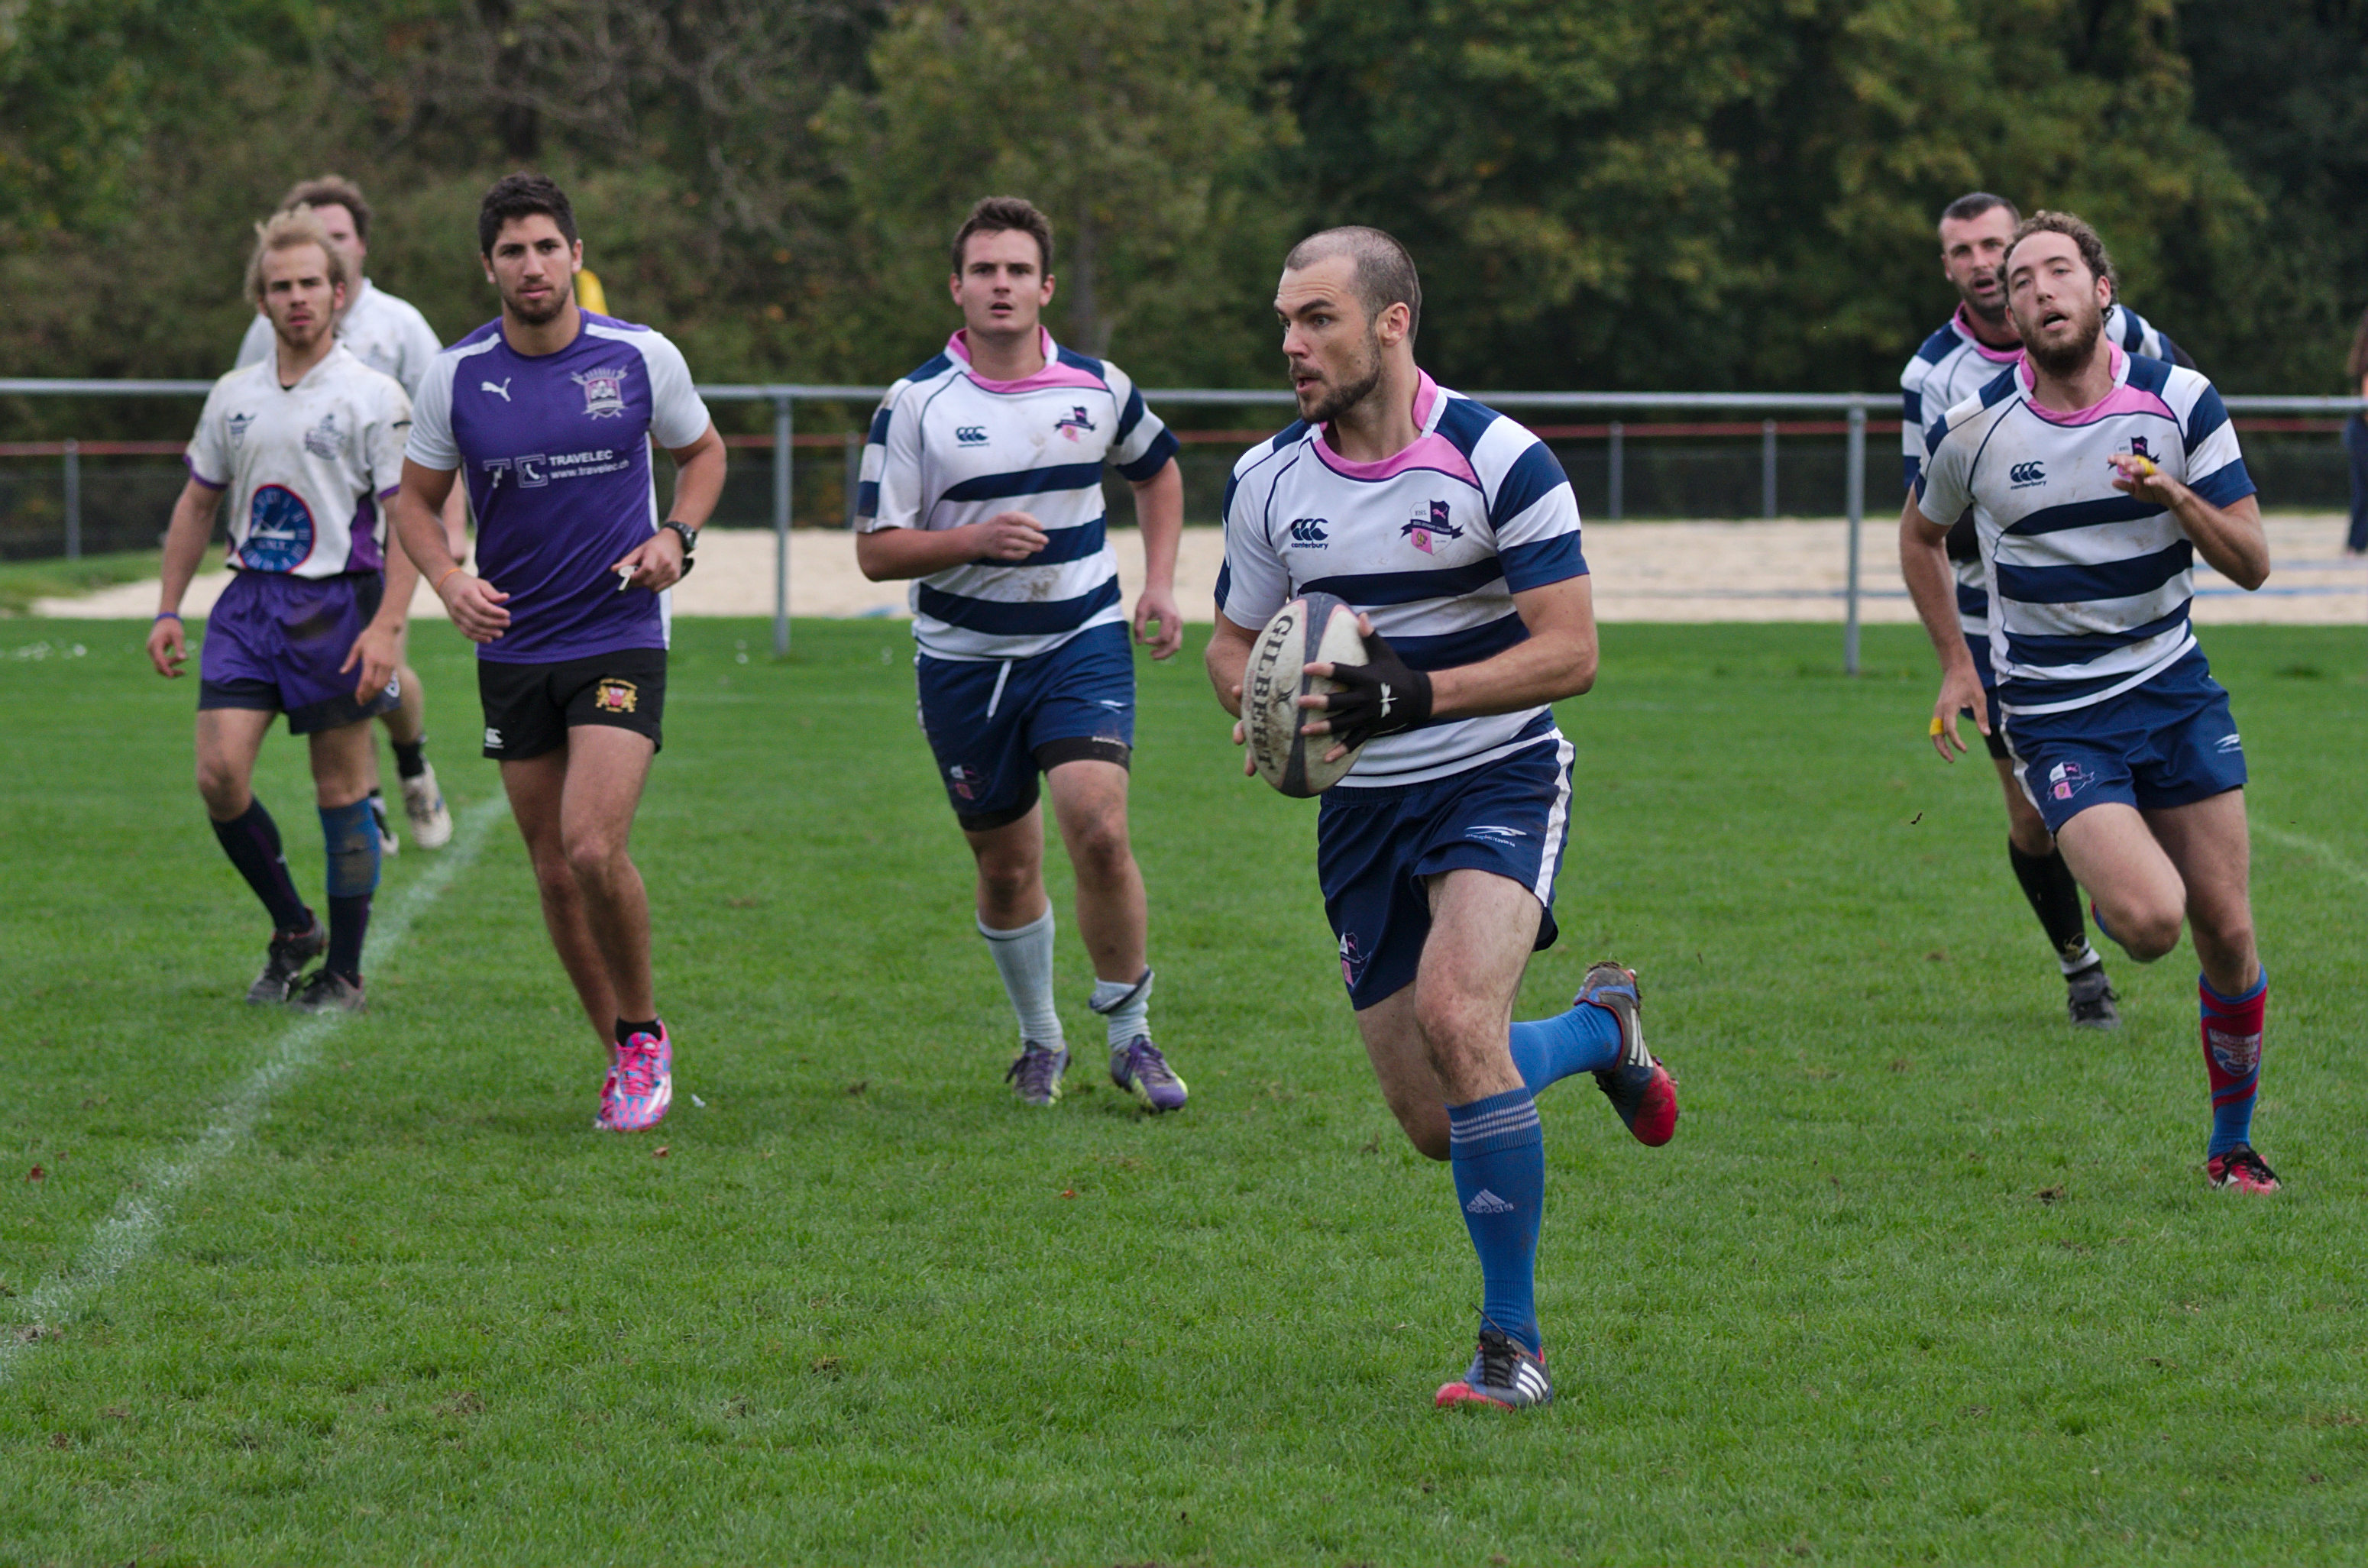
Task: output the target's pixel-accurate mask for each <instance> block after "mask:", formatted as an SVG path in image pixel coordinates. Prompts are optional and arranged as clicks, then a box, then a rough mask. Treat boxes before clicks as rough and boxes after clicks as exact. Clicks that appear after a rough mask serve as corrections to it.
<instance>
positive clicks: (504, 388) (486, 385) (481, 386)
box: [477, 376, 518, 403]
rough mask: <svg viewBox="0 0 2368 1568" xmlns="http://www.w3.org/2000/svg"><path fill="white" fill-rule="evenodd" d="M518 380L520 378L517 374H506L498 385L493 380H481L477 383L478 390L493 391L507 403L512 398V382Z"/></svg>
mask: <svg viewBox="0 0 2368 1568" xmlns="http://www.w3.org/2000/svg"><path fill="white" fill-rule="evenodd" d="M516 380H518V378H517V377H516V376H504V377H503V378H502V380H501V384H500V385H498V386H496V385H495V384H494V383H493V382H492V381H479V382H478V383H477V390H478V391H479V392H492V393H494V394H495V396H497V397H499V398H500V399H501V400H502V401H503V402H504V403H507V402H509V400H510V383H511V382H512V381H516Z"/></svg>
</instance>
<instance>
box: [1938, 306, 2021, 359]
mask: <svg viewBox="0 0 2368 1568" xmlns="http://www.w3.org/2000/svg"><path fill="white" fill-rule="evenodd" d="M1952 322H1953V324H1955V326H1956V329H1957V335H1958V336H1959V337H1962V338H1964V340H1965V343H1966V346H1967V347H1970V348H1972V349H1973V351H1974V352H1975V353H1976V354H1978V355H1980V356H1981V357H1982V358H1985V359H1987V360H1988V361H1989V362H1990V363H1991V364H1993V365H2011V364H2013V363H2014V362H2015V361H2016V360H2018V359H2020V358H2022V348H2021V346H2020V345H2017V346H2016V347H2012V348H1992V347H1990V346H1989V345H1988V344H1987V343H1984V342H1983V341H1982V340H1981V339H1980V338H1978V337H1975V335H1974V323H1973V318H1972V317H1970V316H1968V315H1966V314H1965V307H1964V305H1963V304H1962V303H1961V304H1959V305H1958V306H1957V313H1956V315H1955V316H1954V317H1953V318H1952Z"/></svg>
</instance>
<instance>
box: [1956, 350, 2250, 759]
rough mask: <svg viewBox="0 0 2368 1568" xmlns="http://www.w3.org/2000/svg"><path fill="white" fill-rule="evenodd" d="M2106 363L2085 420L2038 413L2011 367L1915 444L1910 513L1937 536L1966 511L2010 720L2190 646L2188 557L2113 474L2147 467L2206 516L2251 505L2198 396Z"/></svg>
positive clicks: (2219, 416) (2173, 373)
mask: <svg viewBox="0 0 2368 1568" xmlns="http://www.w3.org/2000/svg"><path fill="white" fill-rule="evenodd" d="M2111 352H2112V364H2113V390H2112V392H2111V393H2110V394H2109V395H2107V396H2106V397H2105V398H2104V400H2103V401H2101V402H2100V403H2096V404H2095V405H2094V406H2092V407H2089V408H2084V409H2081V410H2079V411H2078V413H2073V414H2059V413H2056V412H2055V411H2053V410H2050V409H2044V408H2042V407H2040V406H2039V405H2038V403H2035V402H2034V401H2032V396H2031V388H2032V376H2031V367H2030V366H2029V365H2028V364H2027V363H2024V364H2018V365H2016V366H2015V367H2014V368H2013V369H2009V370H2008V371H2007V372H2006V373H2005V374H2003V375H2000V376H1998V377H1997V378H1995V379H1994V380H1992V381H1990V383H1989V384H1988V385H1987V386H1985V387H1984V388H1982V390H1981V391H1980V392H1977V393H1975V395H1974V396H1972V397H1969V398H1967V399H1965V400H1964V402H1963V403H1959V404H1957V405H1956V406H1955V407H1954V408H1952V409H1950V410H1949V411H1948V413H1947V415H1944V416H1943V417H1942V418H1941V420H1940V421H1939V422H1938V423H1936V424H1935V425H1934V426H1932V429H1931V431H1930V436H1929V438H1928V440H1927V443H1926V457H1925V462H1924V472H1923V473H1922V475H1921V476H1920V477H1919V478H1918V481H1917V491H1916V494H1917V505H1918V507H1920V508H1921V510H1922V512H1923V514H1924V516H1925V517H1927V518H1928V519H1930V521H1931V522H1933V523H1935V524H1938V525H1940V526H1941V527H1944V528H1945V527H1947V526H1949V525H1950V524H1952V523H1953V522H1955V521H1956V520H1957V518H1958V517H1960V516H1962V515H1963V514H1964V510H1965V508H1966V507H1967V506H1971V507H1973V508H1974V518H1975V524H1976V526H1977V528H1978V530H1979V533H1980V538H1981V547H1982V565H1983V568H1984V569H1985V571H1986V572H1987V574H1988V580H1989V588H1990V592H1991V594H1992V596H1993V597H1994V599H1995V601H1996V604H1997V607H1998V608H1997V613H1996V614H1995V615H1994V616H1993V617H1992V618H1991V622H1990V664H1991V666H1992V667H1993V668H1994V669H1995V670H1996V672H1997V675H1998V701H1999V703H2000V705H2001V706H2002V707H2003V708H2004V709H2005V710H2006V711H2007V712H2008V713H2009V714H2015V713H2060V712H2063V711H2066V710H2069V709H2075V708H2085V707H2088V706H2089V705H2090V704H2091V703H2096V702H2101V701H2103V700H2105V699H2107V698H2110V697H2116V696H2119V695H2120V694H2121V693H2123V692H2124V691H2127V690H2129V689H2130V688H2132V687H2137V686H2142V685H2144V684H2145V683H2146V681H2147V680H2149V679H2151V678H2153V677H2154V676H2156V675H2157V674H2159V673H2161V672H2162V671H2163V670H2165V669H2168V668H2169V666H2170V665H2172V664H2174V663H2176V662H2177V661H2178V660H2179V658H2180V656H2181V655H2182V654H2184V653H2187V651H2188V650H2189V649H2191V648H2192V647H2194V646H2195V633H2194V631H2192V629H2191V628H2190V626H2189V624H2188V604H2189V600H2190V598H2191V597H2192V595H2193V592H2194V560H2195V547H2194V545H2193V544H2192V543H2191V542H2190V541H2189V540H2188V538H2187V534H2186V531H2185V530H2184V529H2183V528H2180V524H2179V518H2178V517H2177V516H2176V515H2174V514H2173V513H2171V512H2170V511H2169V510H2168V509H2166V508H2164V507H2161V506H2155V505H2153V504H2152V503H2151V502H2146V501H2141V500H2139V499H2137V497H2135V496H2134V495H2131V494H2126V493H2125V492H2123V491H2120V490H2116V489H2114V488H2113V483H2112V481H2113V476H2114V470H2113V465H2112V462H2111V461H2110V460H2109V459H2111V458H2112V456H2113V455H2114V454H2115V453H2121V452H2128V453H2135V454H2136V455H2138V456H2140V457H2145V458H2147V459H2150V460H2152V461H2153V462H2154V463H2155V464H2156V465H2157V467H2158V468H2160V469H2161V470H2162V472H2165V473H2167V474H2169V476H2170V477H2171V478H2173V479H2176V480H2179V481H2180V482H2182V483H2185V484H2186V485H2187V486H2188V487H2189V488H2190V489H2192V490H2193V491H2194V492H2195V493H2196V494H2198V495H2200V496H2202V497H2203V499H2204V500H2206V501H2209V502H2211V503H2212V504H2213V505H2214V506H2228V505H2230V504H2231V503H2232V502H2236V501H2238V500H2241V499H2242V498H2244V497H2245V496H2248V495H2250V494H2253V490H2254V485H2253V481H2252V478H2251V476H2250V475H2248V473H2246V472H2245V460H2244V456H2243V454H2242V453H2241V452H2239V451H2238V450H2237V432H2236V429H2235V428H2234V426H2231V425H2230V424H2229V423H2228V411H2227V409H2226V406H2225V405H2223V404H2222V403H2221V401H2220V394H2219V393H2218V392H2214V390H2213V388H2212V383H2211V382H2210V381H2205V380H2204V379H2203V376H2202V375H2201V374H2199V373H2198V372H2196V371H2194V370H2190V369H2182V368H2180V367H2179V366H2175V365H2170V364H2166V363H2165V362H2163V361H2162V360H2159V359H2149V358H2144V357H2142V356H2136V355H2131V354H2125V353H2123V351H2122V349H2121V348H2120V347H2118V346H2115V347H2113V348H2112V351H2111Z"/></svg>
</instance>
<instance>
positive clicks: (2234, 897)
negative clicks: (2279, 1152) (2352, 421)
mask: <svg viewBox="0 0 2368 1568" xmlns="http://www.w3.org/2000/svg"><path fill="white" fill-rule="evenodd" d="M2004 261H2005V265H2004V268H2003V271H2004V276H2005V279H2006V290H2007V301H2008V306H2009V310H2010V311H2011V312H2012V313H2013V316H2014V319H2015V324H2016V326H2017V328H2018V329H2019V331H2020V332H2021V339H2022V345H2023V351H2022V357H2021V360H2020V362H2019V363H2017V364H2016V365H2015V366H2013V367H2012V368H2011V369H2008V370H2007V371H2005V372H2004V373H2002V374H2000V375H1998V377H1996V378H1995V379H1994V380H1992V381H1990V382H1989V383H1988V384H1987V385H1986V386H1984V387H1983V388H1982V389H1981V391H1980V392H1977V393H1975V395H1974V396H1972V397H1969V398H1967V399H1965V400H1964V402H1962V403H1958V404H1956V406H1954V407H1953V408H1951V409H1949V410H1948V411H1947V412H1946V414H1945V415H1943V416H1942V417H1941V419H1940V420H1939V421H1938V422H1936V423H1935V425H1934V426H1933V427H1932V431H1931V435H1930V444H1929V445H1928V447H1927V449H1926V458H1925V462H1924V467H1923V472H1922V473H1921V474H1920V475H1918V483H1917V488H1916V491H1915V494H1912V495H1911V496H1910V497H1909V498H1908V502H1907V507H1906V509H1905V511H1904V512H1903V513H1902V515H1901V517H1900V524H1899V554H1900V563H1901V567H1902V569H1903V571H1904V572H1905V574H1906V575H1907V586H1908V590H1909V592H1910V593H1912V594H1913V595H1914V597H1915V599H1916V608H1917V611H1918V614H1919V615H1920V616H1921V617H1922V618H1923V621H1924V627H1925V630H1926V631H1927V632H1929V633H1930V636H1931V639H1932V645H1933V647H1934V648H1935V649H1937V650H1938V651H1939V653H1940V655H1941V695H1940V699H1939V700H1938V701H1937V702H1936V703H1934V705H1933V709H1932V724H1931V730H1932V744H1933V745H1934V747H1935V748H1936V749H1938V750H1939V752H1940V753H1941V756H1943V757H1944V758H1947V757H1951V756H1952V753H1962V752H1964V750H1965V745H1964V741H1963V740H1962V739H1961V738H1960V737H1959V734H1958V731H1957V715H1958V714H1959V713H1960V712H1961V711H1963V710H1968V709H1970V710H1972V711H1973V713H1974V715H1975V721H1974V722H1975V725H1976V726H1977V727H1978V728H1979V729H1980V730H1981V731H1982V732H1983V733H1985V734H1987V733H1991V730H1992V723H1991V720H1990V716H1989V715H1990V711H1991V710H1990V707H1989V704H1988V703H1987V701H1986V700H1985V699H1984V694H1983V691H1982V681H1981V674H1980V672H1979V671H1978V670H1977V669H1976V668H1975V665H1974V660H1973V656H1972V654H1971V653H1969V652H1968V651H1967V649H1966V647H1965V642H1964V636H1963V634H1962V633H1961V632H1960V631H1959V630H1958V626H1957V619H1956V603H1955V598H1954V595H1953V593H1952V577H1951V574H1950V570H1949V560H1948V553H1947V549H1946V544H1945V540H1946V539H1947V536H1948V531H1949V529H1950V528H1951V527H1952V525H1953V524H1954V523H1955V522H1956V521H1957V519H1958V518H1959V517H1962V516H1964V513H1965V511H1966V509H1967V508H1968V507H1971V508H1972V509H1973V513H1974V517H1975V525H1976V528H1977V529H1978V533H1979V540H1980V546H1981V556H1982V565H1983V567H1984V569H1985V571H1986V572H1987V576H1988V581H1989V584H1990V587H1991V592H1992V595H1993V598H1994V601H1995V603H1994V607H1993V611H1992V615H1991V619H1990V637H1989V645H1990V662H1991V665H1992V668H1993V670H1994V671H1995V674H1996V678H1997V691H1998V711H1999V712H2001V713H2002V714H2003V716H2004V728H2005V733H2006V742H2007V747H2008V750H2009V754H2010V759H2011V762H2012V765H2013V767H2014V770H2015V777H2016V779H2017V781H2018V782H2019V783H2020V784H2021V787H2022V789H2023V790H2024V791H2025V792H2026V793H2027V794H2028V795H2029V797H2030V799H2031V801H2032V803H2033V804H2034V805H2035V806H2036V807H2037V809H2038V811H2039V812H2040V813H2041V815H2042V817H2043V818H2044V821H2045V824H2046V826H2047V829H2048V831H2049V832H2050V833H2052V834H2054V835H2055V842H2056V843H2057V844H2058V845H2059V846H2061V847H2062V849H2063V852H2064V858H2065V860H2066V863H2067V864H2068V865H2069V866H2070V868H2071V869H2072V873H2073V875H2074V876H2076V877H2077V878H2078V879H2079V882H2080V885H2081V886H2083V887H2085V888H2087V889H2088V890H2089V894H2090V896H2091V897H2092V898H2093V900H2094V901H2095V903H2094V910H2095V913H2096V915H2097V924H2098V926H2100V928H2101V929H2102V930H2103V931H2104V932H2105V934H2106V935H2107V936H2109V937H2112V938H2113V939H2114V940H2115V941H2117V942H2119V943H2120V944H2121V946H2122V947H2123V949H2124V950H2125V951H2127V952H2128V953H2129V955H2130V956H2131V957H2132V958H2134V959H2136V960H2138V961H2139V962H2141V963H2148V962H2152V961H2153V960H2156V959H2158V958H2161V957H2162V956H2163V955H2164V954H2166V953H2168V952H2169V951H2170V950H2171V949H2172V948H2174V947H2176V946H2177V945H2178V943H2179V933H2180V923H2181V920H2182V917H2183V918H2184V919H2185V921H2186V922H2187V923H2188V924H2190V925H2191V926H2192V929H2193V931H2194V935H2195V950H2196V956H2197V957H2198V959H2200V960H2202V966H2203V974H2202V976H2201V977H2200V979H2199V983H2198V990H2199V991H2200V993H2201V996H2202V1005H2203V1063H2204V1071H2205V1073H2206V1074H2208V1076H2209V1079H2210V1082H2211V1086H2212V1122H2213V1126H2212V1137H2211V1141H2210V1143H2209V1145H2208V1147H2207V1150H2206V1164H2205V1170H2206V1172H2207V1174H2208V1175H2209V1176H2210V1178H2211V1181H2212V1183H2213V1185H2214V1186H2215V1187H2231V1188H2235V1189H2237V1190H2239V1191H2244V1192H2274V1191H2275V1190H2277V1185H2278V1182H2277V1177H2276V1176H2275V1175H2274V1174H2272V1173H2271V1169H2270V1167H2269V1165H2267V1164H2266V1163H2265V1162H2264V1161H2263V1160H2262V1158H2261V1157H2260V1155H2259V1154H2258V1153H2254V1151H2253V1148H2252V1143H2251V1126H2252V1112H2253V1098H2254V1093H2255V1088H2256V1085H2258V1083H2259V1081H2260V1065H2261V1033H2262V1028H2261V1025H2262V1016H2263V1011H2264V1006H2265V1003H2266V999H2267V994H2268V989H2269V982H2268V978H2267V976H2266V975H2265V974H2264V973H2263V972H2262V970H2261V965H2260V957H2259V954H2258V951H2257V949H2256V947H2255V944H2254V937H2253V918H2252V910H2251V906H2250V901H2249V894H2248V889H2247V885H2246V884H2247V877H2248V864H2249V860H2250V853H2251V851H2250V846H2249V843H2248V835H2247V830H2246V824H2245V791H2244V786H2245V753H2244V746H2243V743H2242V742H2241V741H2240V740H2239V739H2238V737H2237V724H2236V721H2235V720H2234V719H2233V718H2231V717H2230V716H2229V711H2228V694H2227V693H2226V691H2224V690H2222V689H2221V687H2220V686H2219V684H2218V683H2217V682H2215V681H2214V680H2213V678H2212V673H2211V667H2210V665H2208V664H2207V663H2206V662H2205V660H2204V657H2203V649H2202V648H2201V647H2199V646H2198V645H2197V643H2196V641H2195V633H2194V631H2193V629H2192V627H2191V626H2190V625H2189V621H2188V608H2189V603H2190V599H2191V597H2192V592H2193V562H2194V558H2195V556H2196V555H2198V554H2201V555H2202V556H2203V559H2204V560H2205V561H2206V562H2209V563H2210V564H2211V565H2212V566H2213V567H2214V569H2215V570H2217V571H2218V572H2219V573H2220V574H2222V575H2224V576H2226V577H2227V578H2228V579H2229V580H2230V581H2231V582H2234V583H2236V584H2237V585H2238V586H2240V587H2243V588H2246V589H2248V590H2249V589H2253V588H2258V587H2260V585H2261V584H2262V582H2263V581H2264V580H2265V579H2266V578H2267V577H2268V576H2269V573H2270V553H2269V545H2268V542H2267V540H2266V538H2265V536H2264V535H2263V533H2262V530H2261V512H2260V503H2259V502H2258V501H2257V500H2256V499H2255V498H2254V486H2253V482H2252V480H2251V478H2250V477H2249V476H2248V474H2247V473H2246V472H2245V462H2244V458H2243V456H2242V454H2241V453H2240V452H2239V451H2238V450H2237V436H2236V432H2235V430H2234V429H2233V428H2232V427H2231V426H2230V425H2229V423H2228V412H2227V409H2226V407H2225V406H2224V405H2223V404H2222V403H2221V401H2220V394H2219V393H2218V392H2214V390H2213V388H2212V383H2211V382H2209V381H2205V380H2204V379H2203V376H2202V375H2200V374H2199V373H2197V372H2196V371H2194V370H2192V369H2186V368H2184V367H2180V366H2173V365H2170V364H2168V363H2166V362H2164V361H2162V360H2159V359H2148V358H2143V357H2141V356H2137V355H2133V354H2130V353H2128V352H2126V351H2125V350H2124V349H2123V347H2121V346H2120V345H2119V344H2117V343H2114V342H2112V341H2111V340H2110V339H2108V338H2107V337H2106V336H2105V335H2104V317H2105V311H2106V307H2107V306H2109V305H2110V304H2111V303H2112V299H2113V289H2114V277H2113V267H2112V260H2111V258H2110V257H2108V256H2106V254H2105V247H2104V244H2103V243H2102V242H2101V241H2100V240H2099V239H2098V238H2097V234H2096V231H2095V230H2093V229H2091V228H2090V227H2089V225H2088V224H2086V223H2084V222H2081V221H2080V220H2078V218H2075V217H2072V216H2070V215H2069V214H2067V213H2060V212H2041V213H2039V214H2038V215H2036V216H2035V217H2032V218H2030V219H2028V220H2026V221H2024V222H2022V223H2021V224H2020V225H2018V226H2017V228H2016V229H2015V231H2014V234H2013V237H2012V240H2011V243H2010V244H2009V248H2008V250H2007V253H2006V256H2005V258H2004Z"/></svg>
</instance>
